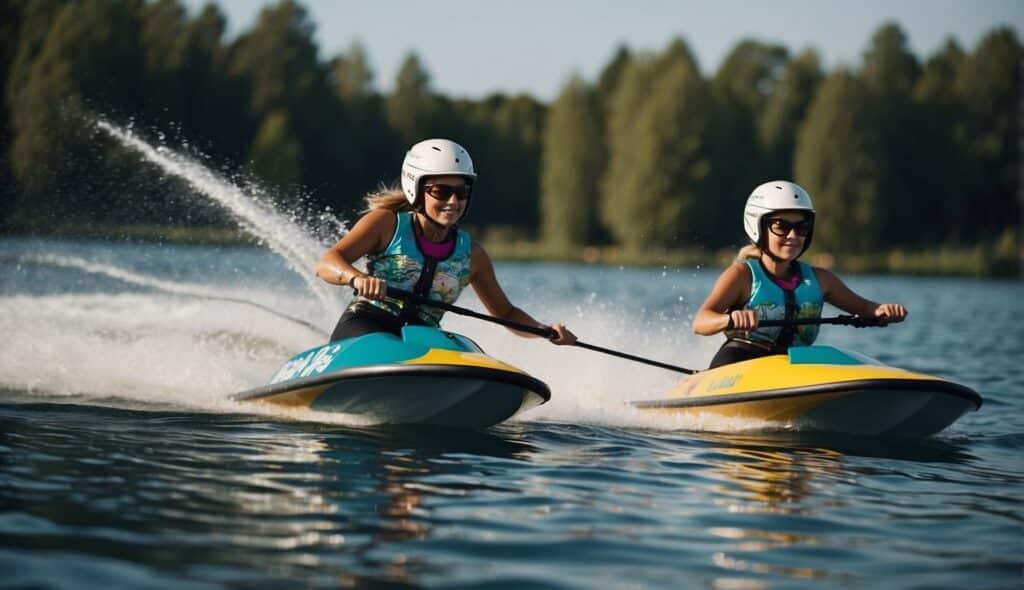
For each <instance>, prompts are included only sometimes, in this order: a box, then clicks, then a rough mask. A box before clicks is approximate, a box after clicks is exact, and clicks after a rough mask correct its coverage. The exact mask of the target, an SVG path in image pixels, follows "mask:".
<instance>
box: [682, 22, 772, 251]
mask: <svg viewBox="0 0 1024 590" xmlns="http://www.w3.org/2000/svg"><path fill="white" fill-rule="evenodd" d="M786 60H787V52H786V49H785V48H784V47H782V46H779V45H766V44H763V43H758V42H756V41H750V40H746V41H742V42H741V43H739V44H738V45H737V46H736V47H735V48H734V49H733V50H732V52H730V54H729V55H728V56H727V57H726V59H725V61H724V62H723V64H722V67H721V68H719V70H718V73H717V74H716V75H715V77H714V78H713V79H712V81H711V94H712V105H711V111H710V115H709V117H708V123H707V130H706V133H705V139H704V147H705V157H706V159H707V161H708V164H709V166H710V168H709V170H708V173H707V176H706V177H705V179H704V181H703V183H702V184H701V187H700V195H701V196H700V199H699V200H698V201H699V203H700V204H701V207H700V208H699V209H698V212H699V213H698V214H699V216H700V218H701V221H702V224H701V227H700V235H699V236H698V238H699V240H700V241H701V243H704V244H707V245H710V246H724V245H726V244H731V243H734V240H735V237H736V236H739V235H740V234H739V232H737V231H736V227H737V224H736V219H737V213H736V212H737V211H740V210H741V209H742V207H743V202H744V199H745V198H746V196H747V195H748V194H749V193H750V190H751V189H752V188H753V187H754V186H757V185H758V184H760V183H762V182H764V181H765V180H769V179H770V178H768V177H771V178H775V177H776V176H775V175H776V174H777V172H776V171H774V170H768V169H767V167H766V166H765V164H764V157H763V154H762V150H761V145H760V142H759V140H758V129H757V122H758V120H759V119H760V117H761V113H762V111H763V110H764V108H765V105H766V104H767V102H768V100H769V98H770V97H771V96H772V94H773V92H774V89H775V88H776V86H777V84H778V80H779V79H780V78H781V76H782V73H783V69H784V66H785V64H786Z"/></svg>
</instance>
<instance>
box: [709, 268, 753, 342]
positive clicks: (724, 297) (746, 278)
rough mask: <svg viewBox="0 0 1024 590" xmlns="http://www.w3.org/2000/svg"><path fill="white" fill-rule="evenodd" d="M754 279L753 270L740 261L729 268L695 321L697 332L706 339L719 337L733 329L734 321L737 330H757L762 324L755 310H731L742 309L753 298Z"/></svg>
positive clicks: (713, 289)
mask: <svg viewBox="0 0 1024 590" xmlns="http://www.w3.org/2000/svg"><path fill="white" fill-rule="evenodd" d="M751 280H752V279H751V276H750V269H749V268H748V267H747V265H746V264H742V263H739V262H737V263H735V264H733V265H732V266H730V267H729V268H727V269H725V270H724V271H723V272H722V275H721V276H719V277H718V281H717V282H716V283H715V286H714V287H713V288H712V289H711V293H710V294H709V295H708V298H707V299H705V300H704V304H703V305H701V306H700V309H699V310H697V315H696V316H694V318H693V331H694V332H695V333H697V334H701V335H702V336H710V335H712V334H717V333H719V332H721V331H723V330H726V329H728V328H730V325H729V322H730V318H731V319H732V326H731V327H733V328H736V329H739V330H754V329H756V328H757V325H758V321H759V318H758V316H757V312H755V311H754V310H752V309H737V310H734V311H732V312H731V313H730V311H729V310H730V309H732V308H734V307H740V306H741V305H742V304H743V302H745V301H746V300H747V299H749V298H750V282H751Z"/></svg>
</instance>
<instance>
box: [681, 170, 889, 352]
mask: <svg viewBox="0 0 1024 590" xmlns="http://www.w3.org/2000/svg"><path fill="white" fill-rule="evenodd" d="M743 228H744V230H745V231H746V233H747V237H748V238H750V242H751V244H750V245H749V246H746V247H745V248H743V249H742V250H740V253H739V256H737V259H736V262H735V263H734V264H733V265H732V266H730V267H729V268H727V269H726V270H725V271H724V272H723V273H722V275H721V276H720V277H719V278H718V282H716V283H715V286H714V288H713V289H712V290H711V294H710V295H708V298H707V300H705V301H704V304H703V305H701V307H700V310H699V311H698V312H697V315H696V317H694V319H693V331H694V332H696V333H697V334H702V335H704V336H710V335H711V334H717V333H718V332H723V331H724V332H725V335H726V338H727V339H726V341H725V344H723V345H722V348H720V349H719V350H718V353H717V354H716V355H715V358H714V359H713V360H712V361H711V368H714V367H718V366H721V365H726V364H729V363H735V362H738V361H745V360H749V359H752V358H757V357H760V356H765V355H769V354H782V353H785V352H786V351H787V350H788V349H789V347H790V346H809V345H810V344H811V343H813V342H814V340H815V338H817V336H818V326H816V325H808V326H796V327H790V326H787V327H781V328H761V327H759V324H760V321H761V320H763V319H777V320H781V319H795V318H818V317H821V308H822V303H823V302H825V301H827V302H828V303H831V304H832V305H834V306H836V307H838V308H839V309H841V310H843V311H845V312H847V313H852V314H856V315H859V316H862V317H875V318H879V319H880V320H881V321H882V323H883V324H885V323H889V322H901V321H903V318H905V317H906V316H907V309H906V308H905V307H903V306H902V305H900V304H898V303H875V302H874V301H869V300H867V299H864V298H863V297H861V296H860V295H857V294H856V293H854V292H853V291H851V290H850V289H849V288H848V287H847V286H846V285H845V284H843V282H842V281H841V280H839V277H837V276H836V275H834V274H832V273H831V272H830V271H827V270H825V269H823V268H817V267H812V266H811V265H809V264H807V263H805V262H799V261H798V260H797V259H798V258H800V255H802V254H803V253H804V252H805V251H806V250H807V248H808V246H810V245H811V238H812V237H813V236H814V205H812V204H811V197H810V195H808V194H807V191H805V190H804V189H803V188H802V187H800V186H799V185H797V184H795V183H792V182H786V181H782V180H778V181H774V182H767V183H765V184H762V185H761V186H759V187H757V188H755V189H754V192H752V193H751V194H750V197H749V198H747V204H746V207H745V208H744V210H743Z"/></svg>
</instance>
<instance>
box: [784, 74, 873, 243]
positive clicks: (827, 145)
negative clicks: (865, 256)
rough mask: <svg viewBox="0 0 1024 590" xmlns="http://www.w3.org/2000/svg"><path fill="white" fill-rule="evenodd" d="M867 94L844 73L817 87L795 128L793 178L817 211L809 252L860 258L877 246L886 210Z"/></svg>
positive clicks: (858, 81) (862, 87) (868, 95)
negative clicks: (859, 254) (846, 253)
mask: <svg viewBox="0 0 1024 590" xmlns="http://www.w3.org/2000/svg"><path fill="white" fill-rule="evenodd" d="M871 117H872V111H871V105H870V93H869V91H868V89H867V88H866V87H865V85H864V83H863V82H861V81H860V79H858V78H857V77H855V76H854V75H852V74H851V73H849V72H845V71H842V70H840V71H837V72H835V73H833V74H831V75H829V76H828V77H827V78H826V79H825V80H824V81H823V82H822V84H821V87H820V88H819V89H818V92H817V93H816V94H815V97H814V100H813V101H812V102H811V106H810V110H809V111H808V113H807V118H806V119H805V120H804V123H803V125H801V127H800V132H799V135H798V137H797V149H796V156H795V168H796V178H797V179H799V182H800V183H801V184H802V185H803V186H804V188H806V189H807V190H808V191H809V192H810V193H811V195H812V198H813V200H814V206H815V209H816V210H817V219H816V221H815V231H814V246H812V249H814V250H821V249H823V248H824V249H826V250H831V251H853V252H863V251H866V250H869V249H871V248H872V247H874V246H876V245H878V244H879V243H880V238H881V228H883V227H885V223H886V221H887V220H886V214H887V213H888V210H889V209H888V207H887V205H886V203H885V201H884V200H883V199H884V198H885V196H884V195H883V194H882V192H881V189H882V175H881V170H880V169H879V165H878V161H877V159H876V154H877V153H878V151H879V147H880V138H879V136H878V133H877V132H876V130H875V128H874V126H873V125H871V122H872V118H871Z"/></svg>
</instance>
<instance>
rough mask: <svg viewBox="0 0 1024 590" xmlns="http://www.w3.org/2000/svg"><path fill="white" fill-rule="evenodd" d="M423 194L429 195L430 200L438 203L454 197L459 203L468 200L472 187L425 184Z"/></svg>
mask: <svg viewBox="0 0 1024 590" xmlns="http://www.w3.org/2000/svg"><path fill="white" fill-rule="evenodd" d="M423 192H425V193H427V194H428V195H430V198H432V199H437V200H438V201H447V200H448V199H450V198H452V195H455V198H456V199H458V200H460V201H465V200H466V199H468V198H469V194H470V193H471V192H473V185H471V184H425V185H423Z"/></svg>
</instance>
